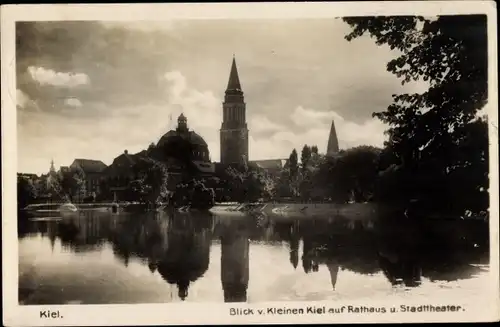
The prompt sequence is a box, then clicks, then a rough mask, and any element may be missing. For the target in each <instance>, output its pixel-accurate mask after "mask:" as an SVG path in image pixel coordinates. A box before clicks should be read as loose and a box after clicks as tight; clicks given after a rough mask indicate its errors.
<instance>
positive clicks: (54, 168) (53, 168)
mask: <svg viewBox="0 0 500 327" xmlns="http://www.w3.org/2000/svg"><path fill="white" fill-rule="evenodd" d="M55 171H56V167H54V159H52V160H50V172H51V173H52V172H55Z"/></svg>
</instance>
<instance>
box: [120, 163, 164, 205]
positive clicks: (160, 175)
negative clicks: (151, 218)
mask: <svg viewBox="0 0 500 327" xmlns="http://www.w3.org/2000/svg"><path fill="white" fill-rule="evenodd" d="M134 170H135V171H137V172H138V177H139V178H138V179H135V180H132V181H130V182H129V185H128V189H129V192H130V193H131V194H132V196H133V197H134V198H135V199H137V200H139V201H141V202H157V201H161V202H164V201H166V199H167V197H168V190H167V186H168V170H167V167H166V166H165V164H163V163H162V162H160V161H157V160H155V159H152V158H149V157H143V158H140V159H139V160H138V162H137V163H136V164H135V165H134Z"/></svg>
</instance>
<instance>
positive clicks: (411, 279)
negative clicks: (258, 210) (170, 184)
mask: <svg viewBox="0 0 500 327" xmlns="http://www.w3.org/2000/svg"><path fill="white" fill-rule="evenodd" d="M18 235H19V238H23V237H28V236H30V235H42V236H43V237H45V238H47V239H48V240H49V241H50V244H51V246H52V248H54V246H55V245H56V244H58V243H57V242H58V240H59V242H60V244H61V245H62V250H63V251H71V252H86V251H96V250H98V249H99V248H100V247H101V246H102V245H103V244H105V243H107V245H108V246H110V248H111V249H112V250H113V253H114V254H115V257H116V258H118V259H119V260H120V261H121V262H123V264H124V265H125V266H127V265H129V263H130V262H131V261H132V260H135V261H139V262H140V263H141V264H142V265H144V267H147V269H149V271H150V272H151V273H154V274H156V273H158V274H159V275H160V276H161V277H162V278H163V279H164V280H165V281H166V282H167V283H169V284H172V285H176V286H177V288H178V296H179V298H180V299H182V300H184V299H186V297H187V296H188V293H189V292H188V291H189V287H190V286H191V285H192V283H193V282H195V281H196V280H198V279H199V278H201V277H202V276H203V275H204V274H205V272H206V271H207V270H208V268H209V264H210V248H211V243H212V242H217V241H220V243H221V259H220V260H221V276H220V278H221V284H222V289H223V293H224V301H225V302H244V301H246V300H247V289H248V286H249V280H250V270H249V250H250V246H259V247H267V246H273V247H278V248H280V247H281V248H282V249H283V250H284V251H282V252H281V253H284V254H283V255H285V256H288V261H289V262H290V263H289V265H291V266H292V267H291V268H290V269H294V270H296V273H300V271H303V272H304V273H305V274H309V275H311V278H314V273H315V272H318V271H320V270H321V269H328V272H329V275H330V282H331V288H332V289H333V290H335V289H336V285H337V281H338V278H339V274H340V272H342V271H344V270H347V271H351V272H354V273H357V274H363V275H370V274H375V273H378V272H382V273H383V275H384V276H385V278H386V279H387V281H388V282H389V283H390V284H391V285H393V286H394V287H397V286H399V285H404V286H406V287H418V286H419V285H420V284H421V283H422V280H423V279H427V280H430V281H431V282H432V281H453V280H457V279H466V278H471V277H473V276H474V275H475V274H478V273H480V272H481V271H482V268H480V267H478V266H477V265H482V264H488V263H489V243H488V226H487V223H486V222H470V221H441V220H438V221H431V220H412V219H409V218H407V217H402V216H387V217H386V216H384V217H373V219H348V218H345V217H341V216H335V217H333V216H332V217H305V216H304V217H301V218H288V217H262V216H257V217H255V216H247V215H243V214H242V215H234V216H232V215H225V216H212V215H210V214H206V213H203V214H202V213H189V214H180V213H175V214H174V213H165V212H162V213H154V212H151V213H144V214H132V215H110V214H104V213H98V212H94V211H83V212H81V214H80V215H79V216H76V217H71V218H65V219H63V220H60V221H55V220H52V221H27V220H20V221H19V222H18ZM250 240H252V244H254V245H251V243H250ZM301 245H302V246H301ZM275 253H279V252H275ZM287 265H288V263H287ZM299 265H301V268H300V269H297V267H298V266H299ZM269 274H273V270H272V268H271V269H270V271H269ZM340 278H342V274H340Z"/></svg>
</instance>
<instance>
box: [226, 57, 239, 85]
mask: <svg viewBox="0 0 500 327" xmlns="http://www.w3.org/2000/svg"><path fill="white" fill-rule="evenodd" d="M227 90H238V91H241V85H240V78H239V76H238V68H236V58H235V56H234V53H233V63H232V65H231V72H230V73H229V81H228V83H227Z"/></svg>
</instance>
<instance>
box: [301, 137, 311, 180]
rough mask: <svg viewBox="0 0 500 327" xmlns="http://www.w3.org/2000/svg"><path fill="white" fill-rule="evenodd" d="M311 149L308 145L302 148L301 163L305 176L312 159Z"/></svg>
mask: <svg viewBox="0 0 500 327" xmlns="http://www.w3.org/2000/svg"><path fill="white" fill-rule="evenodd" d="M311 154H312V151H311V148H310V147H309V146H308V145H307V144H306V145H304V147H303V148H302V153H301V155H300V163H301V168H302V174H305V172H306V170H307V166H308V164H309V160H310V159H311Z"/></svg>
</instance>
